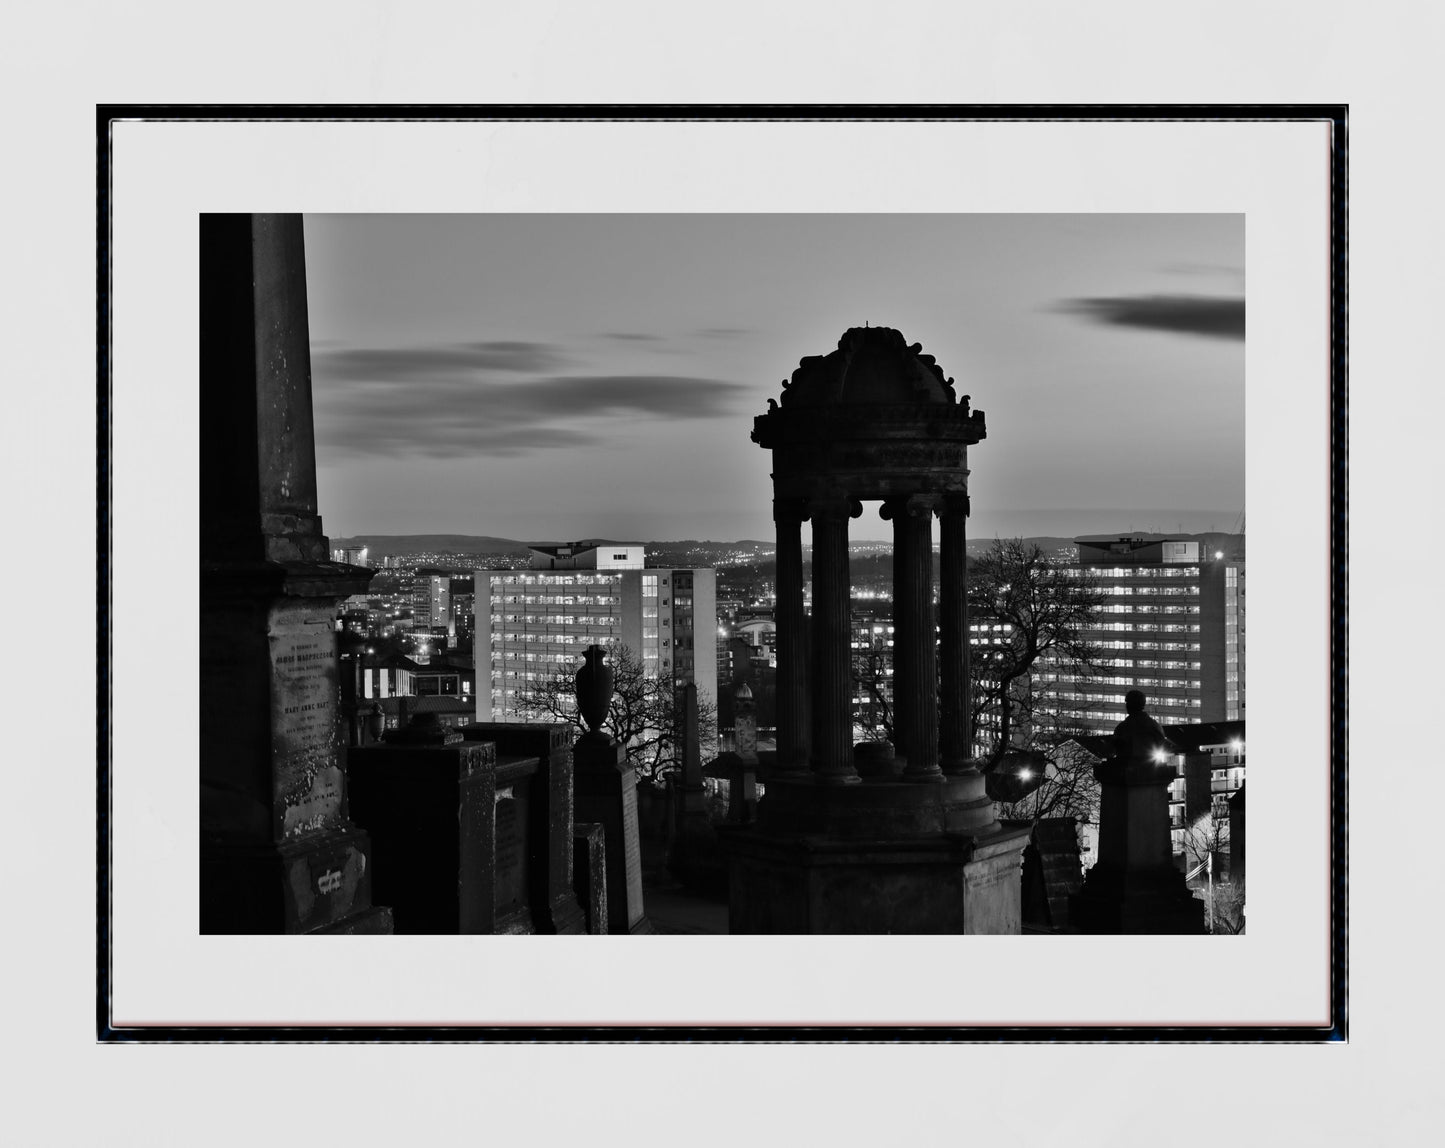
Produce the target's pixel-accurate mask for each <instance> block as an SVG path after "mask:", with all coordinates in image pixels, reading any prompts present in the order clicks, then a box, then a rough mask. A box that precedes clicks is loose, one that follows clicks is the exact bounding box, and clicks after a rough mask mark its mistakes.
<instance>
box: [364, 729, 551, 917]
mask: <svg viewBox="0 0 1445 1148" xmlns="http://www.w3.org/2000/svg"><path fill="white" fill-rule="evenodd" d="M523 761H524V764H532V763H531V762H530V760H529V759H523ZM499 773H500V770H499V763H498V760H497V753H496V747H495V746H493V745H490V744H486V743H480V742H471V743H466V742H463V741H462V740H461V739H460V738H457V737H455V735H453V738H452V739H451V740H450V742H449V743H443V742H441V741H440V739H438V741H437V742H435V743H433V744H426V743H411V744H409V743H407V742H406V741H391V742H388V743H385V744H382V745H375V746H366V747H362V748H359V749H355V750H353V751H352V754H351V788H352V809H353V811H354V814H355V816H356V818H357V820H358V821H359V822H360V823H361V824H363V825H365V826H366V827H367V829H368V831H369V832H370V833H371V835H372V839H373V855H374V857H375V860H376V864H377V867H378V878H377V890H378V894H379V895H380V896H383V897H385V898H386V899H387V900H388V901H389V902H390V904H391V905H392V911H393V913H394V915H395V920H396V931H397V932H398V933H410V934H423V935H436V934H450V933H530V932H532V931H533V929H532V920H531V914H530V910H529V904H528V901H527V897H526V895H525V894H526V890H525V875H526V871H527V867H528V866H527V859H528V858H527V855H528V850H527V841H526V837H525V834H524V833H523V832H522V831H521V829H520V826H521V825H523V824H525V817H524V816H522V815H519V812H518V808H517V805H518V800H517V797H516V792H515V782H513V783H512V784H510V785H506V784H502V783H501V781H500V778H499ZM525 803H526V794H525V792H524V793H523V795H522V798H521V804H522V805H523V806H525ZM519 894H520V895H519Z"/></svg>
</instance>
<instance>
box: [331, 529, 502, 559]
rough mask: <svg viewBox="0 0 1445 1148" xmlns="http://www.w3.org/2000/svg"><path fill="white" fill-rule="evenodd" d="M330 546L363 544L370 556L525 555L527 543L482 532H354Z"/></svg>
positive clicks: (333, 541) (335, 540)
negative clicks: (355, 533) (356, 533)
mask: <svg viewBox="0 0 1445 1148" xmlns="http://www.w3.org/2000/svg"><path fill="white" fill-rule="evenodd" d="M331 545H332V547H333V548H340V547H342V546H365V547H366V548H367V549H368V550H370V551H371V556H372V557H373V558H378V557H380V556H381V555H383V554H513V553H516V554H525V553H527V544H526V543H525V542H518V541H517V540H516V539H515V538H493V537H491V536H490V535H485V534H358V535H356V536H354V537H352V538H332V539H331Z"/></svg>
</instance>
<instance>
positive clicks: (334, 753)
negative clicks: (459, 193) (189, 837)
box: [200, 215, 391, 933]
mask: <svg viewBox="0 0 1445 1148" xmlns="http://www.w3.org/2000/svg"><path fill="white" fill-rule="evenodd" d="M200 281H201V291H200V322H201V332H200V333H201V338H200V388H201V401H200V414H201V440H202V448H203V449H202V451H201V491H200V493H201V563H200V591H201V593H200V607H201V608H200V613H201V618H200V623H201V625H200V631H201V634H200V636H201V651H200V652H201V667H200V668H201V681H200V717H201V723H200V724H201V745H200V835H201V840H200V928H201V931H202V932H204V933H272V932H274V933H308V932H347V933H359V932H380V933H385V932H390V931H391V919H390V915H389V913H388V912H387V910H385V909H381V908H377V907H374V906H372V904H371V882H372V872H371V867H370V865H369V842H368V839H367V836H366V834H365V833H364V832H362V831H361V830H360V829H358V828H357V826H356V825H354V824H353V823H352V822H351V820H350V818H349V816H348V805H347V783H346V761H345V756H344V754H345V748H344V744H345V740H346V739H345V737H344V736H343V731H342V729H341V715H340V707H339V683H338V680H337V654H336V634H335V629H334V622H333V619H334V618H335V616H336V613H337V609H338V607H339V605H340V603H341V602H342V601H343V600H344V599H345V598H347V597H348V596H350V595H352V594H356V593H360V592H362V591H364V590H365V589H366V587H367V584H368V583H369V581H370V579H371V574H370V572H369V571H367V570H364V569H361V568H358V567H354V566H348V565H345V564H342V563H335V562H331V561H329V560H328V556H329V545H328V543H327V539H326V537H325V535H323V534H322V532H321V519H320V517H319V516H318V515H317V513H316V468H315V450H314V444H313V440H312V424H311V371H310V352H309V334H308V329H307V319H306V274H305V261H304V252H303V244H302V231H301V219H300V217H299V216H275V215H222V216H217V215H203V216H201V220H200Z"/></svg>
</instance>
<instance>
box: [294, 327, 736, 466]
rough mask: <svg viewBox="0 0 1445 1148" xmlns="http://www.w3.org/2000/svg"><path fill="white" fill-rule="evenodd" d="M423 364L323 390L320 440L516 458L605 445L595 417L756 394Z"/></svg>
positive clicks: (661, 381)
mask: <svg viewBox="0 0 1445 1148" xmlns="http://www.w3.org/2000/svg"><path fill="white" fill-rule="evenodd" d="M493 346H494V345H493ZM408 354H410V352H408ZM367 361H368V362H370V363H373V364H375V363H376V362H379V361H385V360H377V359H370V360H367ZM423 362H424V365H423V366H421V367H419V368H418V369H417V370H415V371H413V372H412V374H411V375H410V376H409V377H400V376H397V375H393V376H390V377H389V378H387V379H385V380H377V379H375V378H357V377H356V376H355V375H347V376H345V377H343V378H339V379H336V380H334V381H329V382H326V383H324V384H323V385H319V386H317V387H316V388H315V391H314V402H315V408H316V437H317V441H318V443H321V444H323V445H324V446H326V447H328V448H330V449H332V450H334V451H335V452H337V453H341V454H348V455H363V456H366V455H370V456H376V455H390V456H406V455H416V456H424V457H431V458H450V457H458V456H463V455H468V454H494V455H496V454H501V455H516V454H522V453H525V452H528V451H533V450H542V449H547V448H553V447H581V446H586V445H588V444H590V443H592V442H595V441H600V440H601V439H602V438H603V437H604V436H603V435H602V434H600V433H594V432H593V431H592V430H590V429H589V427H588V423H589V421H590V420H598V419H604V418H609V417H618V416H621V417H627V418H630V419H665V420H669V421H672V420H678V419H696V418H708V417H711V416H713V415H717V414H720V413H723V412H724V411H726V410H727V409H729V405H730V403H731V401H732V400H733V399H734V398H735V397H737V396H740V395H743V394H746V393H747V388H746V387H743V386H742V385H741V384H738V383H729V382H724V381H722V380H718V379H704V378H696V377H691V376H684V375H551V376H545V377H540V378H530V379H517V378H515V377H509V378H508V377H502V378H499V377H497V375H496V373H495V372H496V370H497V369H496V368H495V367H494V368H493V372H494V373H493V374H490V375H489V374H488V373H487V372H485V371H479V370H475V369H471V368H473V367H474V364H473V363H471V362H470V361H469V362H468V363H467V364H466V365H459V364H453V365H452V366H451V367H450V368H449V369H446V368H443V367H442V366H440V365H439V363H438V361H436V360H434V359H431V358H427V359H425V360H423ZM335 366H337V363H336V362H335V361H332V362H331V363H330V364H328V369H329V368H331V367H335Z"/></svg>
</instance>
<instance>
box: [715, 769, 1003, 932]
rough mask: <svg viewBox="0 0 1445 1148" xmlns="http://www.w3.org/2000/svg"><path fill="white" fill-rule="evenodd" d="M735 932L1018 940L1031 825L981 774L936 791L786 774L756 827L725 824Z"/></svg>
mask: <svg viewBox="0 0 1445 1148" xmlns="http://www.w3.org/2000/svg"><path fill="white" fill-rule="evenodd" d="M719 837H720V839H721V841H722V844H723V849H724V851H725V852H726V854H727V856H728V871H729V872H728V877H729V879H728V931H729V932H730V933H873V934H886V933H975V934H984V933H988V934H995V933H997V934H1015V933H1018V932H1019V931H1020V927H1021V888H1022V887H1021V883H1020V873H1021V869H1022V864H1023V850H1024V846H1025V845H1026V844H1027V843H1028V837H1029V831H1028V829H1027V827H1024V828H1013V829H1005V828H1003V827H1001V826H1000V825H999V824H998V823H997V822H996V821H995V820H994V816H993V803H992V802H991V801H990V800H989V799H988V798H987V796H986V795H985V794H984V792H983V779H982V777H980V776H979V775H978V773H977V772H973V771H971V772H968V773H965V774H963V775H960V776H955V777H949V778H946V779H945V780H943V781H941V782H938V783H936V784H933V785H915V784H911V783H909V782H893V781H870V782H868V783H867V784H864V785H851V786H831V785H821V784H818V783H816V782H813V781H811V780H804V779H798V780H792V779H786V778H776V779H774V780H771V781H769V783H768V788H767V794H766V796H764V798H763V799H762V801H761V802H760V803H759V806H758V823H757V825H756V826H755V827H753V826H749V827H732V826H723V827H720V828H719Z"/></svg>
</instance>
